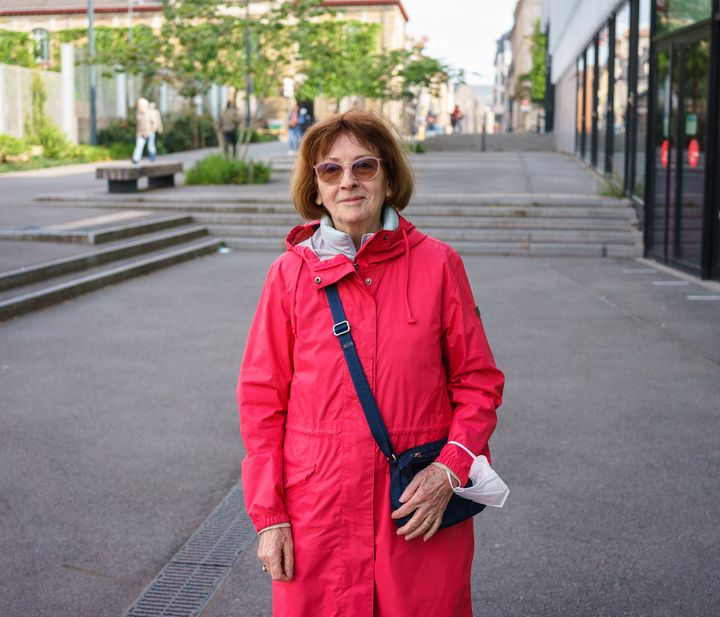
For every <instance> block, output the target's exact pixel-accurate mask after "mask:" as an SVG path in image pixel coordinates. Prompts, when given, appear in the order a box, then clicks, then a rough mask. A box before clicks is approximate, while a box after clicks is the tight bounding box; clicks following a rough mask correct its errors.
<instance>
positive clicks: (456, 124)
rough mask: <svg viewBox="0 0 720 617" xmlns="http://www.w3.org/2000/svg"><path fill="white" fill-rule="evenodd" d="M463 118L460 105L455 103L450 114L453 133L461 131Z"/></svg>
mask: <svg viewBox="0 0 720 617" xmlns="http://www.w3.org/2000/svg"><path fill="white" fill-rule="evenodd" d="M463 118H464V116H463V113H462V112H461V111H460V107H458V106H457V105H455V108H454V109H453V110H452V113H451V114H450V126H452V132H453V133H462V119H463Z"/></svg>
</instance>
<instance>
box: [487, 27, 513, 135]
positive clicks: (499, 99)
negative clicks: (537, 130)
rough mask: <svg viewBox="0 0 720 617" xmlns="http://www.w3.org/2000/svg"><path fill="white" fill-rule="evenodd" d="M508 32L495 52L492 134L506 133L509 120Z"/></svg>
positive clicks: (510, 59)
mask: <svg viewBox="0 0 720 617" xmlns="http://www.w3.org/2000/svg"><path fill="white" fill-rule="evenodd" d="M510 34H511V33H510V32H506V33H505V34H503V35H502V36H501V37H500V38H499V39H498V40H497V49H496V51H495V81H494V82H493V131H492V132H493V133H506V132H507V131H508V126H509V125H508V120H509V118H510V109H509V100H508V95H507V91H508V82H509V79H510V66H511V64H512V47H511V44H510Z"/></svg>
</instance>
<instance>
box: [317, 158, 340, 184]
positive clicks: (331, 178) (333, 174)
mask: <svg viewBox="0 0 720 617" xmlns="http://www.w3.org/2000/svg"><path fill="white" fill-rule="evenodd" d="M315 170H316V171H317V175H318V178H320V180H322V181H323V182H327V183H328V184H335V183H336V182H340V178H342V175H343V168H342V167H341V166H340V165H338V164H336V163H320V164H319V165H316V167H315Z"/></svg>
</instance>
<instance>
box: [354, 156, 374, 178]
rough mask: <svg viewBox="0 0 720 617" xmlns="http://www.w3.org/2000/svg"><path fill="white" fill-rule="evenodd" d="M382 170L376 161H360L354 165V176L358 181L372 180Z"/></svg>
mask: <svg viewBox="0 0 720 617" xmlns="http://www.w3.org/2000/svg"><path fill="white" fill-rule="evenodd" d="M378 169H380V162H379V161H378V160H376V159H358V160H357V161H355V162H354V163H353V164H352V172H353V176H355V177H356V178H357V179H358V180H372V179H373V178H374V177H375V176H376V175H377V172H378Z"/></svg>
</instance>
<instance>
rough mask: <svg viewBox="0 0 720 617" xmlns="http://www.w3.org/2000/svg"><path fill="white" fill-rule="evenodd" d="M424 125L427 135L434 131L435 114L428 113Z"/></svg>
mask: <svg viewBox="0 0 720 617" xmlns="http://www.w3.org/2000/svg"><path fill="white" fill-rule="evenodd" d="M425 125H426V127H427V132H428V133H432V132H433V131H435V114H434V113H433V112H431V111H430V112H428V115H427V118H426V119H425Z"/></svg>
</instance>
